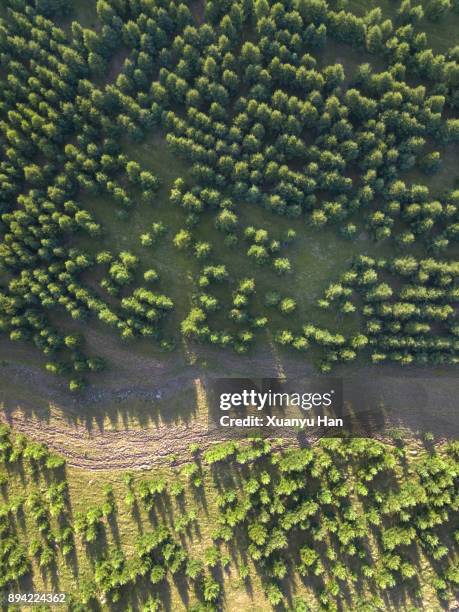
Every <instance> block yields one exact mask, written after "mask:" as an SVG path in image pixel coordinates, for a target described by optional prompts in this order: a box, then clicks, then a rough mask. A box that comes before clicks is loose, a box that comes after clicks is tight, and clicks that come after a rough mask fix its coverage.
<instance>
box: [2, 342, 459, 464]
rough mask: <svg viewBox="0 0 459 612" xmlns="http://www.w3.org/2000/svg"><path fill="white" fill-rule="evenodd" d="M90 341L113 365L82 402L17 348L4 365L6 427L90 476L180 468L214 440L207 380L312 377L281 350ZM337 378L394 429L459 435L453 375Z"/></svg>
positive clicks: (400, 372) (417, 372)
mask: <svg viewBox="0 0 459 612" xmlns="http://www.w3.org/2000/svg"><path fill="white" fill-rule="evenodd" d="M90 343H91V344H93V345H94V346H97V348H98V353H99V354H101V352H102V353H103V354H104V356H106V357H107V358H108V359H109V360H110V366H111V367H110V369H109V370H108V371H107V372H106V373H104V374H102V375H101V376H100V377H99V378H98V379H96V381H95V382H94V383H93V384H90V385H89V387H88V389H87V390H86V391H85V392H84V393H82V394H81V395H79V396H74V395H71V394H70V393H69V392H68V391H67V390H66V386H65V381H64V380H62V379H60V378H56V377H54V376H52V375H49V374H48V373H47V372H46V371H44V370H43V368H42V367H40V366H39V365H36V364H31V363H29V364H27V363H25V362H24V355H23V354H21V352H20V349H17V348H16V346H15V345H11V347H8V360H7V361H4V362H2V367H0V420H2V421H4V422H7V423H9V424H10V425H11V426H12V427H13V428H14V429H15V431H18V432H21V433H24V434H25V435H27V436H28V437H30V438H32V439H34V440H38V441H40V442H44V443H45V444H47V445H48V446H49V447H50V448H51V449H52V450H53V451H55V452H58V453H59V454H61V455H63V456H64V457H66V459H67V463H68V465H69V466H72V467H78V468H82V469H87V470H125V469H133V470H134V469H145V468H149V467H153V466H155V465H160V464H164V463H165V462H168V461H170V457H171V455H174V457H175V461H176V463H181V462H185V461H187V460H189V458H190V454H189V452H188V447H189V445H190V444H191V443H197V444H199V446H200V447H201V448H202V449H203V450H205V449H206V448H208V447H209V446H210V444H211V443H212V442H214V441H215V438H214V436H213V435H211V434H210V433H209V432H208V431H207V411H206V397H205V390H204V389H205V383H204V382H203V381H205V379H206V377H209V376H210V377H211V376H217V377H225V376H241V377H244V376H247V375H248V373H250V375H251V376H260V377H263V376H265V377H275V376H279V375H284V374H285V375H287V376H290V377H293V376H313V375H314V372H313V369H312V367H311V365H310V364H308V363H307V362H305V361H304V360H302V359H298V358H296V357H295V356H292V357H287V358H285V357H283V359H282V360H281V359H280V358H279V357H278V355H277V353H276V352H275V351H273V352H271V353H270V352H266V351H265V352H258V353H254V354H252V355H250V356H236V355H233V354H231V353H229V352H228V353H222V352H221V351H215V352H214V351H212V350H211V349H208V348H206V347H204V348H201V347H199V352H198V353H196V354H191V356H190V355H188V357H187V358H185V357H184V355H183V353H180V354H179V355H177V353H175V355H174V354H171V355H165V356H164V358H162V359H158V358H155V357H153V356H151V355H150V356H149V355H140V354H136V353H133V352H132V349H131V348H130V347H129V346H123V345H120V344H119V342H117V340H116V339H112V338H111V337H109V336H106V335H103V334H98V333H92V334H91V340H90ZM15 351H16V352H15ZM3 354H5V353H4V352H3V353H2V352H1V351H0V358H1V357H2V356H3ZM337 374H338V373H337ZM341 374H345V375H346V376H351V378H352V380H351V382H350V383H349V384H348V388H347V390H346V394H345V395H347V396H348V397H349V398H350V399H351V401H353V399H354V398H355V399H357V400H358V401H360V402H361V401H362V397H364V398H365V400H366V405H364V406H363V408H362V410H368V412H374V411H377V410H378V408H377V407H378V406H379V404H380V403H381V402H383V403H384V404H385V406H386V407H388V408H389V409H388V410H385V413H384V419H389V420H390V421H391V422H393V423H394V424H395V425H400V426H402V427H406V428H407V429H410V430H411V431H416V430H418V431H419V432H421V433H422V432H426V431H432V432H434V433H435V434H436V435H437V436H439V437H443V438H444V437H448V435H449V436H451V435H455V436H457V437H459V432H457V418H456V410H457V404H458V401H457V397H458V396H459V381H458V379H457V373H456V371H455V370H442V371H433V370H421V369H400V368H395V367H394V368H377V367H354V368H348V369H347V370H345V371H342V372H341ZM427 374H428V377H427V376H426V375H427ZM158 398H160V399H158ZM375 434H377V432H375Z"/></svg>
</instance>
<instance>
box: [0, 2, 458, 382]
mask: <svg viewBox="0 0 459 612" xmlns="http://www.w3.org/2000/svg"><path fill="white" fill-rule="evenodd" d="M6 4H7V6H6V7H5V9H3V11H2V12H3V13H4V16H2V21H1V24H0V61H1V66H2V74H1V78H2V94H1V102H0V103H1V117H2V119H1V124H0V134H1V136H0V138H1V142H0V145H1V150H2V157H1V162H0V210H1V213H2V214H1V225H0V232H1V235H2V242H1V244H0V266H1V269H2V280H1V284H0V329H1V330H2V331H3V332H4V334H6V335H7V336H8V337H9V338H10V339H11V340H12V341H18V342H23V341H28V342H31V343H33V344H34V345H35V346H36V347H37V348H38V349H39V350H40V351H42V353H43V354H44V356H45V358H46V363H45V367H46V369H47V370H48V371H49V372H53V373H56V374H57V375H64V376H65V377H66V378H67V380H68V385H69V388H70V389H71V390H72V391H76V392H78V391H79V390H81V389H83V388H84V386H85V381H86V380H87V379H88V377H91V376H92V374H91V373H93V372H97V371H99V370H101V369H103V368H104V367H110V364H109V363H106V361H105V360H104V359H103V358H101V357H100V356H98V355H97V354H87V350H86V349H85V333H84V330H85V327H86V326H87V325H88V324H89V325H91V324H93V322H94V321H96V322H97V323H101V324H103V325H104V326H108V327H109V328H111V329H112V330H113V331H112V333H113V334H116V335H118V336H119V337H120V341H124V342H132V343H135V342H136V338H137V339H138V338H144V339H147V340H148V339H149V341H151V343H152V344H154V345H155V347H157V348H158V350H159V351H160V352H161V351H163V352H164V351H166V352H169V351H174V350H175V349H176V347H177V346H179V345H180V343H181V342H182V341H186V342H194V343H196V342H200V343H207V344H210V345H214V346H216V347H221V348H224V349H226V350H234V351H236V352H237V353H246V352H247V351H250V350H251V347H252V346H253V345H254V343H256V342H257V341H259V342H261V343H266V342H267V339H269V341H274V342H276V343H278V344H279V348H280V349H281V350H290V351H302V352H308V351H311V357H310V358H311V359H313V360H314V362H315V363H316V366H317V368H318V369H320V370H322V371H329V370H330V369H332V368H333V367H334V366H335V365H336V364H337V363H343V362H344V363H346V362H350V361H353V360H355V359H359V360H361V362H362V363H365V362H370V363H371V362H373V363H381V362H386V363H387V362H393V363H394V362H395V363H398V364H401V365H407V364H414V365H426V364H434V365H442V364H447V365H451V364H452V365H454V364H456V363H457V358H458V352H457V351H458V333H459V332H458V329H459V328H458V324H457V317H456V310H457V306H456V304H457V300H458V289H457V276H458V264H457V257H456V256H457V253H458V249H457V239H458V233H459V223H458V205H459V188H458V184H457V174H456V175H455V174H454V173H455V172H456V173H457V152H458V147H459V145H458V142H459V119H458V117H457V111H458V107H459V89H458V86H459V66H458V60H459V46H458V44H457V43H458V40H457V29H456V30H454V33H455V34H456V36H454V35H453V36H452V37H451V41H452V44H451V46H450V47H448V48H447V49H444V50H443V51H442V52H440V51H436V50H434V49H433V48H432V47H431V43H430V38H431V35H430V32H431V30H432V28H440V27H442V26H441V24H442V23H443V22H445V21H448V20H451V21H453V23H456V24H459V18H458V17H457V15H459V9H458V6H457V2H450V1H449V0H429V1H428V2H426V3H425V4H424V5H423V4H415V3H412V2H411V1H410V0H404V1H403V2H401V3H400V5H399V6H398V5H397V3H396V2H393V3H392V4H391V7H392V9H391V11H390V14H391V17H388V16H387V14H386V13H387V11H384V12H383V10H382V8H381V7H380V6H375V7H374V8H373V9H372V10H370V11H368V12H366V13H365V14H364V15H362V16H359V15H357V14H356V13H354V12H352V11H351V10H349V9H350V8H352V7H350V6H348V4H349V3H346V2H341V1H340V0H337V1H336V2H329V3H327V2H325V1H324V0H288V1H284V2H271V3H270V2H268V1H267V0H257V1H255V2H254V1H252V0H243V1H240V2H229V1H226V2H225V1H223V0H218V1H213V2H212V1H209V2H206V3H205V5H200V4H199V5H194V4H190V5H187V4H185V3H180V2H166V1H165V0H160V1H153V0H150V1H148V0H136V1H134V0H132V1H128V0H111V2H109V1H107V0H99V1H98V2H97V3H96V5H95V9H96V15H95V17H96V18H97V27H95V28H94V29H92V28H88V27H84V26H83V25H81V24H80V22H79V21H78V20H72V3H71V2H65V1H62V0H61V1H57V0H55V1H52V0H37V1H36V2H34V3H28V2H23V1H21V0H9V1H8V2H7V3H6ZM395 5H397V6H395ZM454 20H455V21H454ZM426 24H427V25H426ZM436 24H437V25H436ZM454 43H456V44H454ZM333 49H335V50H336V53H337V54H338V53H339V54H340V55H341V54H344V53H345V52H347V53H350V54H351V55H350V57H351V58H352V62H343V63H342V62H339V61H335V62H332V61H331V60H327V58H326V54H327V52H328V53H329V54H330V53H333ZM330 50H331V51H330ZM324 56H325V57H324ZM356 57H360V58H363V59H365V61H362V62H361V63H357V62H356V61H355V58H356ZM366 60H368V61H366ZM348 64H350V65H348ZM345 66H346V68H345ZM152 135H153V138H154V139H155V140H153V141H152V140H151V139H152ZM142 143H146V144H147V145H148V146H147V149H146V151H148V153H147V158H148V155H153V156H154V155H156V157H157V158H158V157H159V158H160V157H161V156H162V155H169V156H170V157H169V158H166V161H167V162H169V161H170V162H171V163H174V169H175V170H176V171H175V172H174V171H173V172H172V174H173V175H175V176H170V174H169V175H168V176H167V177H166V181H164V176H163V174H164V168H163V167H162V166H161V164H158V166H157V170H156V171H155V167H154V165H155V164H147V165H145V164H142V163H140V162H139V161H137V159H136V151H138V150H140V147H141V144H142ZM154 149H158V150H157V152H156V153H154V151H153V150H154ZM175 159H176V160H177V162H176V163H175V162H173V160H175ZM445 163H446V168H445V173H444V174H443V175H442V164H445ZM163 166H164V162H163ZM436 176H438V177H439V179H438V181H437V182H435V177H436ZM139 209H140V210H141V213H137V212H136V211H138V210H139ZM136 214H140V215H141V216H140V217H139V218H137V221H138V222H134V221H133V219H134V217H135V215H136ZM171 221H172V223H171ZM134 227H135V228H137V227H140V228H141V231H139V234H138V235H133V231H132V230H133V229H134ZM113 228H115V229H116V232H115V231H113ZM325 231H331V232H332V234H336V236H337V237H336V240H339V241H340V243H339V244H340V245H341V243H343V244H344V246H342V245H341V246H340V248H341V249H342V250H343V252H344V253H345V258H344V262H343V263H347V264H348V267H347V268H344V269H343V272H342V275H341V277H339V276H338V277H333V276H330V274H329V277H328V278H326V277H325V276H324V277H323V278H322V282H323V283H326V282H327V281H328V282H329V283H330V284H329V286H328V288H326V286H325V293H324V295H323V296H319V295H317V299H315V300H313V303H311V301H309V302H307V303H305V300H304V297H303V296H304V295H307V294H308V284H307V276H308V271H307V269H304V268H302V262H301V258H302V257H303V256H304V254H305V253H307V250H308V242H310V243H311V244H313V245H316V246H317V247H318V249H320V248H321V247H320V245H321V236H325V235H326V236H327V238H326V239H327V240H329V236H330V234H329V233H328V234H325ZM305 236H308V238H309V240H308V241H306V238H305ZM305 241H306V242H305ZM123 242H124V243H127V247H128V248H124V245H123ZM346 244H349V246H348V247H346ZM169 245H170V246H169ZM360 246H361V248H359V247H360ZM100 247H103V248H100ZM131 247H132V248H131ZM455 258H456V259H455ZM341 263H342V262H339V264H341ZM164 268H167V271H166V273H165V274H164ZM159 269H161V272H160V271H159ZM174 272H176V273H175V274H174ZM302 277H306V280H301V279H302ZM185 278H186V280H185ZM298 283H299V285H298V292H297V293H296V294H295V295H294V293H295V292H294V291H292V290H291V287H292V286H293V287H294V286H296V285H297V284H298ZM327 310H331V311H332V315H331V316H330V317H329V318H326V317H325V311H327ZM324 317H325V318H324ZM432 332H434V333H432ZM306 358H308V357H306Z"/></svg>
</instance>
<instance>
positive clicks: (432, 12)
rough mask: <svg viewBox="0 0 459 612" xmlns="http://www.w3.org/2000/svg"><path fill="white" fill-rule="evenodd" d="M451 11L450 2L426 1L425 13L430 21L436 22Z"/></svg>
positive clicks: (447, 0)
mask: <svg viewBox="0 0 459 612" xmlns="http://www.w3.org/2000/svg"><path fill="white" fill-rule="evenodd" d="M450 9H451V2H450V0H428V1H427V4H426V7H425V13H426V17H427V18H428V19H430V20H431V21H438V19H440V17H441V16H442V15H444V14H445V13H446V12H447V11H449V10H450Z"/></svg>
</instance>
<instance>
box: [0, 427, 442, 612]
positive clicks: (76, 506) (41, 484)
mask: <svg viewBox="0 0 459 612" xmlns="http://www.w3.org/2000/svg"><path fill="white" fill-rule="evenodd" d="M403 446H404V450H405V457H406V464H405V465H404V466H403V465H402V464H399V465H398V466H397V467H396V469H395V476H396V478H397V479H398V482H401V481H402V480H403V479H404V478H405V475H406V474H410V473H411V469H412V465H413V464H414V462H415V461H416V460H417V458H418V455H419V454H420V453H421V452H422V450H423V447H422V444H421V443H420V442H419V441H416V440H414V439H408V440H405V442H404V443H403ZM439 452H440V453H441V449H439ZM191 459H192V457H191V455H189V460H191ZM20 465H21V464H20ZM228 467H229V466H228ZM8 471H9V483H8V487H7V489H6V488H5V487H2V488H1V492H0V501H7V500H8V499H12V498H13V497H14V496H15V495H20V496H21V495H23V496H25V497H27V495H28V494H29V493H30V492H31V491H32V490H34V489H39V490H41V491H42V492H45V491H46V490H47V487H48V484H49V483H48V481H47V480H46V479H45V478H44V476H43V473H42V472H39V473H38V476H35V477H32V476H31V475H30V473H29V471H28V470H27V469H26V470H25V471H24V470H23V469H22V468H21V467H19V466H18V467H16V468H15V467H14V466H12V467H10V468H9V469H8ZM65 476H66V479H67V482H68V492H69V495H68V504H67V512H68V515H69V518H70V519H71V520H74V518H75V515H76V513H78V512H86V511H87V510H88V508H89V507H91V506H94V505H102V503H103V493H102V491H103V487H104V486H105V485H107V484H110V485H111V486H112V487H113V492H114V497H115V502H116V511H115V514H114V516H113V518H111V519H109V520H108V521H107V520H105V521H104V527H103V529H102V533H101V535H100V536H99V538H98V540H97V541H96V542H95V543H94V544H83V543H82V542H81V540H80V539H79V537H78V536H77V537H76V550H75V554H71V555H70V556H69V559H68V561H67V562H65V561H64V559H63V558H62V556H61V553H59V554H58V562H57V570H58V571H57V572H56V573H53V572H49V571H43V570H41V569H40V568H39V567H38V566H37V565H36V564H35V563H34V565H33V574H32V579H31V581H30V583H29V584H28V585H27V589H30V590H33V591H43V592H50V591H54V592H65V593H67V594H70V595H73V596H75V597H77V598H78V595H79V594H80V590H81V589H82V586H83V585H84V584H85V583H86V582H87V581H89V580H91V579H92V578H93V576H94V563H95V560H96V556H100V554H101V553H102V552H103V550H104V549H105V548H113V547H120V548H122V550H123V551H124V553H125V554H126V557H127V558H128V559H129V558H131V557H133V556H134V553H135V542H136V540H137V538H138V536H139V535H140V534H142V533H145V532H148V531H149V530H151V529H152V528H153V527H154V526H155V525H156V524H157V523H164V524H166V525H168V526H169V527H170V528H172V529H174V522H175V521H176V520H177V519H178V518H180V517H181V516H183V514H184V512H189V511H190V510H195V511H196V513H197V515H198V521H197V523H196V524H194V525H193V526H192V527H191V528H190V529H188V530H187V531H186V533H184V534H183V535H181V536H176V537H177V539H180V540H181V542H182V544H183V545H184V546H185V548H186V549H187V552H188V554H189V555H190V556H191V557H192V558H202V554H203V551H204V549H205V548H206V547H208V546H210V545H211V544H212V532H213V530H214V528H215V526H216V524H217V520H218V515H219V510H218V507H217V503H216V497H217V495H218V493H219V492H221V491H222V490H225V489H227V488H229V487H235V488H236V489H237V490H239V488H240V485H241V482H240V480H239V479H240V478H241V476H242V471H241V467H240V466H236V465H234V466H233V468H232V469H231V471H230V470H229V469H227V468H225V466H220V468H219V469H218V470H214V469H210V468H209V467H206V466H205V465H204V466H203V487H202V488H201V489H199V490H197V489H196V488H194V487H193V486H192V485H191V484H189V483H188V482H187V481H186V479H185V478H184V477H183V475H179V474H178V473H177V470H176V469H175V468H173V467H170V468H161V469H155V470H154V471H145V472H141V473H134V474H133V477H134V488H136V486H137V485H138V483H139V480H140V479H143V478H152V477H154V478H158V477H163V478H164V479H165V480H166V482H168V483H170V482H172V481H175V480H177V479H178V480H180V481H181V482H182V484H183V485H184V487H185V492H184V496H183V498H182V499H181V501H180V502H178V501H176V500H174V498H172V497H168V496H165V497H160V498H159V499H158V501H157V502H156V504H155V506H154V509H153V511H152V512H150V513H148V512H147V511H146V510H145V509H144V508H143V505H142V502H141V501H140V500H139V503H138V504H136V505H135V506H134V509H133V510H130V509H129V507H128V506H127V505H126V502H125V497H126V494H127V492H128V488H127V485H126V483H125V480H124V477H125V474H124V473H121V472H101V473H90V472H85V471H83V470H75V469H72V468H68V467H67V468H66V470H65ZM349 477H350V478H352V474H351V473H350V474H349ZM379 486H381V483H380V485H379ZM353 503H354V502H353ZM355 507H356V508H357V512H358V511H359V510H358V508H359V506H358V504H357V505H356V506H355ZM26 508H27V507H26ZM51 524H52V529H56V528H57V521H56V519H52V520H51ZM15 527H16V530H17V533H18V536H19V539H20V540H21V541H22V542H23V543H24V545H25V546H26V547H27V546H28V544H29V543H30V539H31V534H34V533H35V532H36V527H35V524H34V522H33V520H32V518H31V516H30V513H28V512H27V510H26V511H25V512H24V513H23V514H22V515H21V520H18V521H15ZM292 546H293V549H294V548H295V544H292ZM293 549H292V550H293ZM415 551H416V552H415V553H413V554H414V555H416V554H419V558H418V561H417V564H418V576H417V578H418V580H419V583H420V592H421V599H422V602H423V606H424V609H428V610H432V611H433V610H440V609H441V606H440V602H439V601H438V600H437V599H436V596H435V593H434V591H433V589H432V587H431V586H430V584H431V578H432V568H431V566H430V563H429V562H428V560H427V559H426V558H425V557H424V555H423V554H422V551H420V550H417V548H416V547H415ZM221 552H222V555H225V556H228V559H229V560H230V564H229V566H228V568H227V569H225V570H223V571H222V573H221V580H222V583H223V585H224V591H225V595H224V599H223V602H222V605H221V609H224V610H235V609H238V610H239V609H241V610H245V609H254V610H259V611H262V610H268V609H271V606H270V605H269V603H268V602H267V600H266V597H265V595H264V591H263V587H262V582H261V579H260V575H259V574H258V572H257V570H256V568H255V566H254V565H253V563H252V562H251V561H250V560H249V561H247V559H246V553H245V550H244V549H243V548H241V547H240V545H239V544H237V543H236V542H230V543H229V545H228V547H227V546H226V545H224V546H222V548H221ZM292 554H293V553H292ZM372 554H376V555H377V554H378V552H377V548H376V549H375V550H372ZM242 563H247V564H248V567H249V578H248V579H247V580H243V579H242V578H241V576H240V573H239V572H240V568H241V564H242ZM24 588H25V585H23V586H22V590H24ZM283 588H284V592H285V594H286V595H287V597H288V599H289V600H290V601H291V600H292V599H293V598H295V597H302V598H303V599H304V600H305V602H306V603H307V604H308V605H310V606H311V610H318V609H319V608H318V604H317V599H316V597H317V593H314V590H313V584H312V581H311V579H306V580H304V581H303V580H300V579H299V577H298V576H296V577H293V576H287V578H286V579H285V580H284V581H283ZM361 588H363V589H364V590H363V593H365V594H366V596H369V595H370V593H369V592H367V590H366V587H362V586H361ZM147 592H148V593H150V592H151V586H148V585H146V588H145V589H142V588H138V587H137V588H129V589H127V590H126V591H125V592H123V597H122V599H121V601H120V602H119V603H117V604H108V603H106V602H102V605H101V610H114V611H117V610H120V611H121V610H126V609H127V608H128V605H132V606H133V608H134V609H138V607H139V605H140V604H141V602H142V601H143V600H144V599H145V597H146V593H147ZM153 592H156V593H158V594H159V595H160V597H161V599H162V601H163V603H164V605H165V607H166V609H169V610H177V611H182V610H187V609H189V607H190V606H191V605H192V604H193V603H194V602H195V601H196V598H195V594H194V592H193V590H192V589H190V588H188V587H187V585H186V583H183V582H181V581H180V580H177V581H172V580H168V582H167V584H165V585H164V586H162V587H154V588H153ZM351 592H354V587H351ZM414 593H415V590H414V589H412V588H410V587H407V588H403V587H401V586H400V587H397V588H395V589H393V590H391V591H390V594H388V593H386V594H385V595H386V596H385V604H386V606H387V607H386V608H385V609H387V610H408V609H410V608H409V606H410V603H411V604H414V597H413V595H414Z"/></svg>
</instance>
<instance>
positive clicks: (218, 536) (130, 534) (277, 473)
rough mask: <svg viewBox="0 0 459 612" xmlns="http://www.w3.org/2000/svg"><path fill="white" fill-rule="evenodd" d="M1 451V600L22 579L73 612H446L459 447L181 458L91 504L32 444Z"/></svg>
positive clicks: (258, 451) (220, 449) (74, 478)
mask: <svg viewBox="0 0 459 612" xmlns="http://www.w3.org/2000/svg"><path fill="white" fill-rule="evenodd" d="M0 435H1V445H0V451H1V455H0V458H1V463H0V466H1V471H0V482H1V498H0V500H1V504H0V544H1V548H0V569H1V572H0V576H1V578H0V587H1V588H5V585H9V584H28V582H27V578H29V577H30V575H31V573H33V575H34V585H35V589H37V586H38V585H52V586H53V589H54V591H55V592H62V591H63V592H66V593H67V599H66V605H67V609H69V610H72V611H83V610H98V609H113V610H142V611H145V612H147V611H148V612H152V611H157V610H171V609H173V610H182V609H183V610H185V609H186V610H192V611H193V612H203V611H208V610H219V609H229V610H235V609H246V608H248V607H249V606H253V605H254V602H253V601H252V602H251V603H249V602H250V601H251V600H249V599H248V595H249V594H252V597H253V596H254V594H255V593H256V602H257V603H256V604H255V609H257V610H267V609H272V608H275V609H276V608H278V607H279V609H286V610H292V611H294V612H306V611H310V610H330V611H331V610H340V609H346V610H358V611H359V612H367V611H368V612H369V611H373V610H381V611H382V610H392V609H393V610H401V609H407V610H411V611H413V612H414V611H415V610H441V609H443V608H444V607H445V608H446V607H447V606H448V604H450V603H452V602H454V601H455V593H457V585H458V584H459V565H458V556H457V549H456V552H454V553H453V551H454V550H455V546H456V543H457V541H458V540H459V522H458V499H459V497H458V493H459V489H458V486H459V481H458V475H459V460H458V458H459V447H458V443H457V442H450V443H448V444H444V445H440V446H438V445H435V444H433V442H432V440H431V436H429V435H425V436H424V437H423V439H422V440H417V441H410V442H409V443H404V442H402V441H401V440H400V439H399V438H398V437H397V435H396V432H394V440H392V441H391V443H389V444H384V443H381V442H378V441H376V440H370V439H354V440H338V439H322V440H321V441H320V442H319V443H318V445H317V446H314V447H312V448H300V449H294V448H292V449H287V450H280V449H279V448H277V447H276V445H275V444H274V443H270V442H269V441H267V440H260V439H258V440H256V439H253V440H248V441H247V442H239V443H236V442H223V443H219V444H215V445H214V446H212V447H211V448H209V449H208V450H206V451H202V450H201V449H200V448H199V446H198V445H192V446H190V449H189V456H188V457H187V458H186V461H187V462H186V463H184V464H182V465H178V464H177V460H176V458H174V457H170V464H169V467H164V468H162V469H155V470H152V471H149V472H145V471H143V472H140V473H139V472H137V473H134V472H129V471H127V472H122V473H103V474H102V475H101V477H100V478H99V480H98V482H97V484H96V483H95V481H94V479H93V480H91V482H92V483H93V486H94V487H95V491H94V493H92V492H91V491H90V490H88V488H87V485H86V484H85V482H86V481H85V480H84V479H83V480H82V479H81V476H80V474H78V473H76V472H78V470H72V469H68V468H67V467H66V465H65V461H64V459H63V458H61V457H59V456H58V455H55V454H53V453H52V452H50V451H49V450H48V449H47V448H46V446H44V445H43V444H40V443H37V442H33V441H31V440H29V439H27V438H25V437H24V436H22V435H14V434H13V433H12V432H11V431H10V430H9V429H8V428H7V427H2V429H1V432H0ZM96 490H97V492H96ZM27 534H33V536H29V537H28V536H27ZM42 589H43V590H44V591H45V592H47V591H48V590H49V586H48V589H47V588H46V587H43V586H42V587H41V589H39V590H42ZM239 606H241V607H239ZM43 609H44V610H47V609H50V608H47V607H46V606H44V607H43Z"/></svg>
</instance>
